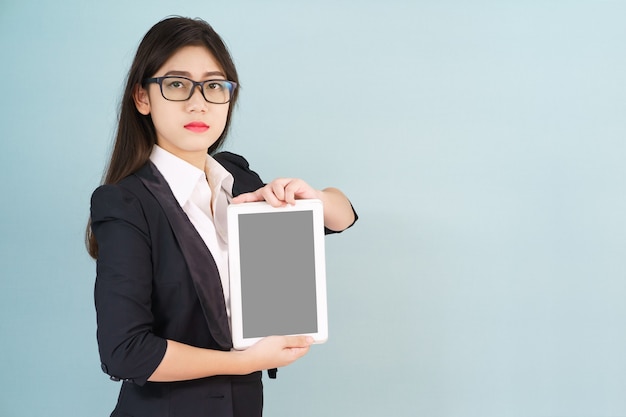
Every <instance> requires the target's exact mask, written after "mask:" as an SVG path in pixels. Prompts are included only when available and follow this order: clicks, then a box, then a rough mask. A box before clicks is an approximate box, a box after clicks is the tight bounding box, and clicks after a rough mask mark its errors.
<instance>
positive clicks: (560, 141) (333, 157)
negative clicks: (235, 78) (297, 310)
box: [0, 0, 626, 417]
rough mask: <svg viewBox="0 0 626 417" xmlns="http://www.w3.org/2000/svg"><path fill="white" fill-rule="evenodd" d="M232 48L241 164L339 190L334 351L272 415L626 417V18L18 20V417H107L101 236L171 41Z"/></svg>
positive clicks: (248, 13) (30, 16)
mask: <svg viewBox="0 0 626 417" xmlns="http://www.w3.org/2000/svg"><path fill="white" fill-rule="evenodd" d="M171 14H179V15H184V16H190V17H196V16H198V17H202V18H204V19H206V20H207V21H209V22H210V23H211V24H212V25H213V26H214V27H215V29H216V30H217V31H218V32H219V33H220V34H221V35H222V36H223V38H224V39H225V41H226V42H227V44H228V46H229V47H230V49H231V51H232V53H233V55H234V58H235V61H236V64H237V66H238V69H239V72H240V78H241V82H242V90H241V96H240V104H239V106H238V108H237V110H236V114H235V119H234V126H233V131H232V135H231V137H230V139H229V142H228V143H227V146H226V149H228V150H231V151H234V152H238V153H242V154H244V155H245V156H246V157H247V158H248V160H249V161H250V162H251V165H252V167H253V169H255V170H256V171H257V172H259V173H260V174H261V175H262V177H263V178H265V179H266V180H271V179H272V178H274V177H277V176H293V177H302V178H304V179H306V180H307V181H308V182H309V183H311V184H312V185H313V186H315V187H318V188H321V187H325V186H330V185H333V186H337V187H339V188H341V189H342V190H344V191H345V192H346V194H348V196H349V197H350V198H351V200H352V201H353V203H354V205H355V207H356V208H357V210H358V212H359V215H360V216H361V220H360V221H359V223H357V225H356V227H355V228H353V229H352V230H349V231H348V232H346V233H345V234H343V235H339V236H331V237H328V238H327V243H326V245H327V262H328V265H327V273H328V293H329V320H330V339H329V341H328V343H326V344H324V345H320V346H315V347H314V348H313V349H312V351H311V353H310V354H309V355H308V356H306V357H305V358H303V359H302V360H301V361H299V362H297V363H296V364H294V365H292V366H290V367H287V368H285V369H283V370H281V372H280V373H279V374H280V376H279V378H278V379H277V380H275V381H274V380H265V387H266V406H265V414H266V415H267V416H270V417H292V416H296V415H297V416H302V417H307V416H311V417H313V416H315V417H319V416H360V417H370V416H424V417H535V416H536V417H540V416H541V417H565V416H567V417H617V416H626V395H625V393H626V303H625V302H624V300H625V299H626V256H625V254H626V220H625V219H624V213H626V193H625V190H626V187H625V186H626V182H625V178H626V164H625V163H624V159H625V156H626V142H625V140H624V138H625V137H626V81H625V76H626V53H625V52H624V51H625V48H624V45H625V44H626V24H624V19H625V16H626V2H624V1H610V0H597V1H591V0H589V1H577V0H561V1H560V0H548V1H536V0H526V1H521V0H517V1H506V0H502V1H495V0H494V1H487V0H484V1H477V0H470V1H452V0H442V1H435V0H431V1H427V0H422V1H420V0H414V1H408V0H407V1H400V0H388V1H377V2H374V1H367V0H361V1H356V0H354V1H315V2H312V1H306V2H296V1H287V0H284V1H278V0H273V1H263V2H261V1H257V2H255V1H243V0H230V1H221V2H216V1H199V0H188V1H178V2H171V1H167V2H166V1H160V0H158V1H157V0H153V1H132V2H131V1H124V2H122V1H108V2H96V1H93V2H89V1H83V0H80V1H79V0H65V1H49V0H48V1H34V0H19V1H18V0H0V52H1V64H0V86H1V87H0V107H1V112H0V132H2V133H1V135H2V152H0V179H1V181H0V195H1V196H2V205H1V208H0V214H1V216H0V338H1V340H0V415H2V416H6V417H42V416H46V417H48V416H52V417H56V416H59V417H61V416H106V415H108V413H109V412H110V411H111V410H112V408H113V405H114V403H115V400H116V396H117V391H118V389H119V384H117V383H115V382H112V381H109V380H108V378H107V377H106V375H105V374H103V373H102V372H101V371H100V365H99V359H98V354H97V346H96V341H95V313H94V308H93V295H92V291H93V282H94V275H95V264H94V262H93V261H92V260H91V259H90V258H89V257H88V256H87V254H86V251H85V249H84V245H83V232H84V227H85V224H86V222H87V218H88V211H89V197H90V194H91V192H92V191H93V189H94V188H95V187H96V186H97V185H98V184H99V182H100V179H101V176H102V173H103V169H104V165H105V163H106V160H107V157H108V153H109V150H110V146H111V142H112V138H113V134H114V126H115V121H116V113H117V104H118V100H119V96H120V94H121V90H122V87H123V83H124V77H125V75H126V72H127V70H128V67H129V65H130V62H131V60H132V57H133V54H134V51H135V49H136V47H137V45H138V43H139V41H140V39H141V37H142V36H143V34H144V33H145V32H146V31H147V30H148V29H149V28H150V26H152V25H153V24H154V23H156V22H157V21H158V20H160V19H162V18H163V17H165V16H167V15H171Z"/></svg>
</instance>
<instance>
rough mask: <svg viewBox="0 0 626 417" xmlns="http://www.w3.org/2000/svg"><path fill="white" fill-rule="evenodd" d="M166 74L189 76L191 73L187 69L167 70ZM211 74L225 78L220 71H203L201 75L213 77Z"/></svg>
mask: <svg viewBox="0 0 626 417" xmlns="http://www.w3.org/2000/svg"><path fill="white" fill-rule="evenodd" d="M167 75H180V76H182V77H187V78H191V73H189V72H187V71H168V72H166V73H165V76H167ZM213 76H220V77H223V78H226V76H225V75H224V74H223V73H222V72H221V71H209V72H205V73H204V75H203V78H206V77H213Z"/></svg>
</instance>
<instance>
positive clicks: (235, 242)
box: [228, 199, 328, 350]
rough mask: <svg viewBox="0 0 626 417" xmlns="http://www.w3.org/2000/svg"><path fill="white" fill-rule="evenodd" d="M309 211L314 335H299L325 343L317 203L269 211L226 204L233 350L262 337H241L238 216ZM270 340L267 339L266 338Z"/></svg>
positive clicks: (261, 204) (266, 206) (321, 238)
mask: <svg viewBox="0 0 626 417" xmlns="http://www.w3.org/2000/svg"><path fill="white" fill-rule="evenodd" d="M293 211H311V212H312V214H313V236H312V238H313V239H314V243H313V251H314V256H315V261H314V264H315V288H316V306H317V332H315V333H299V334H301V335H307V336H311V337H312V338H313V340H314V343H324V342H326V340H327V339H328V308H327V300H326V261H325V249H324V212H323V204H322V202H321V201H320V200H318V199H307V200H296V204H295V205H289V204H288V205H286V206H285V207H278V208H275V207H272V206H271V205H269V204H268V203H266V202H264V201H263V202H254V203H241V204H230V205H229V206H228V262H229V269H230V271H229V282H230V313H231V333H232V340H233V346H234V348H235V349H237V350H244V349H246V348H248V347H250V346H252V345H253V344H254V343H256V342H257V341H259V340H261V339H262V338H263V337H248V338H246V337H244V336H243V310H242V292H241V267H240V261H241V259H240V245H239V227H240V225H239V215H241V214H253V213H280V212H293ZM266 336H270V335H266Z"/></svg>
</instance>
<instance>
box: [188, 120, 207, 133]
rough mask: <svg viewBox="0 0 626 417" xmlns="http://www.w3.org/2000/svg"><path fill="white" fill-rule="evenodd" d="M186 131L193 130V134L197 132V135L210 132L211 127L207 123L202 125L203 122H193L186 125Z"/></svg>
mask: <svg viewBox="0 0 626 417" xmlns="http://www.w3.org/2000/svg"><path fill="white" fill-rule="evenodd" d="M185 129H187V130H191V131H192V132H195V133H202V132H206V131H207V130H209V126H208V125H207V124H206V123H202V122H191V123H187V124H186V125H185Z"/></svg>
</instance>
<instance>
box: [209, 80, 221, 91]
mask: <svg viewBox="0 0 626 417" xmlns="http://www.w3.org/2000/svg"><path fill="white" fill-rule="evenodd" d="M224 84H225V83H223V82H218V81H211V82H210V83H207V85H206V89H207V90H214V91H219V90H222V89H224V88H226V86H225V85H224Z"/></svg>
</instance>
